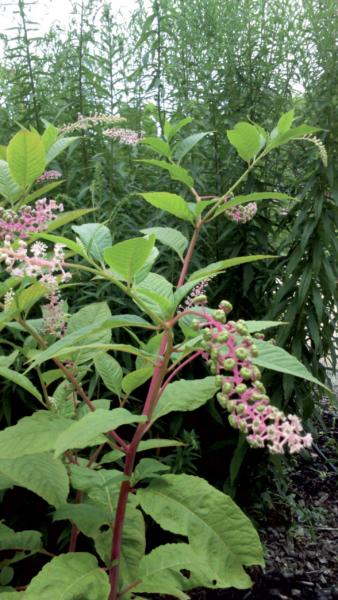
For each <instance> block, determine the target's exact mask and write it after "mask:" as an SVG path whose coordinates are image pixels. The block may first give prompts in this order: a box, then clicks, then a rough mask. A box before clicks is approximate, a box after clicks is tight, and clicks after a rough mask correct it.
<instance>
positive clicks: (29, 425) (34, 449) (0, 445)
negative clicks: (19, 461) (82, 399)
mask: <svg viewBox="0 0 338 600" xmlns="http://www.w3.org/2000/svg"><path fill="white" fill-rule="evenodd" d="M70 425H72V421H71V420H70V419H65V418H64V417H61V416H59V415H56V414H54V413H51V412H49V411H47V410H40V411H38V412H36V413H33V414H32V415H31V416H30V417H23V419H20V421H18V423H17V424H16V425H12V426H11V427H6V429H4V430H3V431H1V432H0V458H17V457H20V456H27V455H29V454H37V453H40V452H48V451H51V450H53V449H54V445H55V442H56V440H57V438H58V437H59V435H60V433H62V432H63V431H65V430H66V429H67V428H68V427H69V426H70Z"/></svg>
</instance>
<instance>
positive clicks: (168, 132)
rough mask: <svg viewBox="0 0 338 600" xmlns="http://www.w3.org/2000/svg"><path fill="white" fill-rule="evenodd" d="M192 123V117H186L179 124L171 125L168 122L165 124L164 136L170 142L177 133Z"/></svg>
mask: <svg viewBox="0 0 338 600" xmlns="http://www.w3.org/2000/svg"><path fill="white" fill-rule="evenodd" d="M192 121H193V119H192V117H185V118H184V119H181V121H178V122H177V123H170V122H169V121H166V122H165V123H164V135H165V136H166V138H167V140H168V141H169V142H170V140H171V139H172V138H173V137H174V136H175V135H176V133H178V132H179V131H180V130H181V129H182V128H183V127H186V125H189V123H191V122H192Z"/></svg>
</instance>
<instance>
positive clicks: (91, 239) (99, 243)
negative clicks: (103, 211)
mask: <svg viewBox="0 0 338 600" xmlns="http://www.w3.org/2000/svg"><path fill="white" fill-rule="evenodd" d="M72 229H73V231H75V233H76V234H77V235H78V236H79V238H80V240H81V242H82V243H83V245H84V247H85V248H86V250H87V252H88V254H89V255H90V256H92V257H93V258H94V259H95V260H98V261H101V260H102V258H103V250H104V249H105V248H108V247H109V246H111V245H112V243H113V240H112V236H111V233H110V231H109V229H108V227H106V226H105V225H102V224H101V223H86V224H85V225H73V226H72Z"/></svg>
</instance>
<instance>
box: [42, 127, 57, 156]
mask: <svg viewBox="0 0 338 600" xmlns="http://www.w3.org/2000/svg"><path fill="white" fill-rule="evenodd" d="M58 135H59V130H58V128H57V127H55V126H54V125H52V123H47V126H46V129H45V131H44V132H43V134H42V142H43V145H44V147H45V151H46V152H48V150H49V148H50V147H51V146H52V145H53V144H54V143H55V142H56V140H57V138H58Z"/></svg>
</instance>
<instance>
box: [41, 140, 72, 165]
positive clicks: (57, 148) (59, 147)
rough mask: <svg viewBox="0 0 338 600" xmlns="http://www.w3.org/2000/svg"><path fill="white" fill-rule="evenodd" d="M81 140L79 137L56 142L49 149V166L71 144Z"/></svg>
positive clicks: (47, 156)
mask: <svg viewBox="0 0 338 600" xmlns="http://www.w3.org/2000/svg"><path fill="white" fill-rule="evenodd" d="M78 139H79V138H77V137H67V138H59V139H58V140H56V142H55V143H54V144H53V145H52V146H51V147H50V148H49V150H48V152H47V154H46V161H47V164H49V163H50V162H51V161H52V160H54V158H56V157H57V156H59V154H61V152H63V151H64V150H66V148H68V147H69V146H70V145H71V144H73V143H74V142H75V141H76V140H78Z"/></svg>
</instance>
